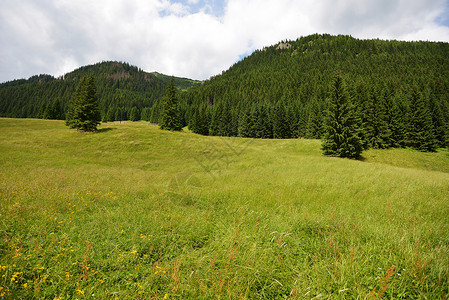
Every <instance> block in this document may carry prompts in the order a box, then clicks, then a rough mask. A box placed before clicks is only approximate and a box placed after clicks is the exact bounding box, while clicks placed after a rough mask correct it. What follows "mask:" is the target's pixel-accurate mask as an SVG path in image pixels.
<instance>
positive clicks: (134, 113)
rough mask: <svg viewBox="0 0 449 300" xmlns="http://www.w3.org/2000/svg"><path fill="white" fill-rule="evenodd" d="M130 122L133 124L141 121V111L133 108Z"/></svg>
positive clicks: (130, 113)
mask: <svg viewBox="0 0 449 300" xmlns="http://www.w3.org/2000/svg"><path fill="white" fill-rule="evenodd" d="M129 120H130V121H132V122H136V121H139V120H140V116H139V111H138V110H137V107H135V106H133V107H132V108H131V110H130V111H129Z"/></svg>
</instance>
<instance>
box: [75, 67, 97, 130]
mask: <svg viewBox="0 0 449 300" xmlns="http://www.w3.org/2000/svg"><path fill="white" fill-rule="evenodd" d="M100 121H101V116H100V110H99V108H98V100H97V95H96V88H95V82H94V78H93V76H88V77H85V78H83V80H82V81H81V82H80V84H79V85H78V88H77V89H76V92H75V94H74V95H73V98H72V100H71V102H70V105H69V109H68V111H67V119H66V125H67V126H69V127H70V128H75V129H77V130H79V131H95V130H97V125H98V124H100Z"/></svg>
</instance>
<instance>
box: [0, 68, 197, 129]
mask: <svg viewBox="0 0 449 300" xmlns="http://www.w3.org/2000/svg"><path fill="white" fill-rule="evenodd" d="M89 75H93V76H94V78H95V85H96V91H97V96H98V102H99V109H100V115H101V120H102V121H104V122H107V121H116V120H117V121H123V120H133V121H136V120H141V119H142V120H146V121H149V120H150V119H151V111H150V108H151V107H153V104H154V103H155V102H156V101H158V100H159V99H160V98H162V97H163V96H164V95H165V91H166V89H167V86H168V83H169V81H170V77H169V76H166V75H163V74H158V73H147V72H144V71H142V70H141V69H139V68H137V67H134V66H131V65H129V64H127V63H123V62H101V63H98V64H94V65H89V66H84V67H81V68H78V69H77V70H75V71H73V72H70V73H68V74H65V75H64V76H61V77H59V78H54V77H53V76H51V75H36V76H32V77H30V78H29V79H27V80H25V79H20V80H13V81H10V82H5V83H2V84H0V116H2V117H11V118H42V119H60V120H64V119H65V118H66V114H67V111H68V107H69V102H70V99H71V98H72V96H73V95H74V93H75V91H76V88H77V87H78V85H79V84H80V82H81V81H82V79H83V78H84V77H87V76H89ZM174 83H175V86H176V88H177V89H179V90H182V89H187V88H189V87H191V86H193V85H197V84H198V82H197V81H193V80H190V79H186V78H174ZM153 119H154V118H153Z"/></svg>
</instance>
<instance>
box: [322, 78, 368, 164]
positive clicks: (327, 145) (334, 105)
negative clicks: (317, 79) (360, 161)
mask: <svg viewBox="0 0 449 300" xmlns="http://www.w3.org/2000/svg"><path fill="white" fill-rule="evenodd" d="M324 128H325V129H324V136H323V141H322V150H323V153H324V154H325V155H330V156H338V157H348V158H359V157H360V154H361V153H362V150H363V146H362V141H361V138H360V137H359V128H358V124H357V118H356V114H355V111H354V108H353V105H352V103H351V100H350V98H349V94H348V92H347V90H346V87H345V85H344V82H343V78H342V77H341V75H340V74H339V73H337V74H336V76H335V77H334V81H333V84H332V89H331V95H330V98H329V100H328V110H327V114H326V118H325V124H324Z"/></svg>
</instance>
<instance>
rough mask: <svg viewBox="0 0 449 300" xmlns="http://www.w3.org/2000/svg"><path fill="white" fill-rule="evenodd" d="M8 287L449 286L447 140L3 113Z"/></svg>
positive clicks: (107, 293) (376, 291) (309, 292)
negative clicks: (70, 125) (431, 146)
mask: <svg viewBox="0 0 449 300" xmlns="http://www.w3.org/2000/svg"><path fill="white" fill-rule="evenodd" d="M0 154H1V155H0V298H2V297H4V298H6V299H21V298H22V299H30V298H36V299H44V298H45V299H54V298H57V299H72V298H73V299H75V298H78V299H83V298H100V299H102V298H111V299H114V298H118V299H128V298H132V299H136V298H142V299H215V298H221V299H254V298H266V299H286V298H288V299H304V298H305V299H308V298H314V297H319V298H320V299H327V298H332V299H347V298H361V299H363V298H382V297H385V298H428V299H436V298H445V297H446V298H447V297H448V296H449V218H448V216H449V152H448V151H446V150H440V151H438V152H437V153H420V152H416V151H410V150H404V149H394V150H369V151H367V152H365V153H364V154H363V157H364V158H363V159H362V160H360V161H355V160H347V159H339V158H329V157H324V156H322V154H321V151H320V141H318V140H306V139H294V140H252V139H242V138H221V137H205V136H199V135H195V134H192V133H189V132H180V133H174V132H166V131H162V130H159V129H158V128H157V127H155V126H148V124H147V123H143V122H136V123H130V122H129V123H125V124H118V123H105V124H102V125H101V126H100V131H99V132H98V133H94V134H80V133H77V132H75V131H73V130H69V129H67V127H65V126H64V122H63V121H50V120H33V119H1V118H0Z"/></svg>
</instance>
